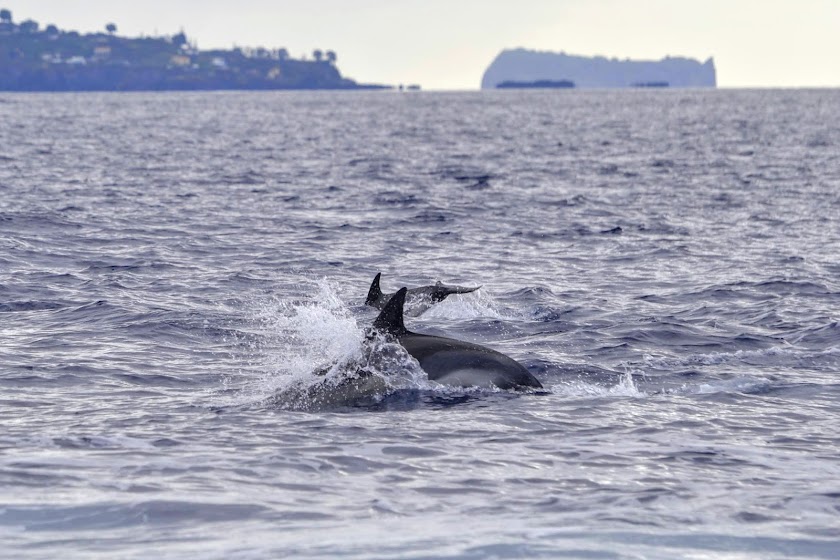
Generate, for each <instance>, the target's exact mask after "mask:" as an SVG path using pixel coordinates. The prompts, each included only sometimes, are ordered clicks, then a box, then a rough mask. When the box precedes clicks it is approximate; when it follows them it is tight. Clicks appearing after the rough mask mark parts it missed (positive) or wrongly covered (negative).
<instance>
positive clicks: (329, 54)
mask: <svg viewBox="0 0 840 560" xmlns="http://www.w3.org/2000/svg"><path fill="white" fill-rule="evenodd" d="M336 60H338V56H337V55H336V54H335V51H327V62H329V63H330V64H335V61H336Z"/></svg>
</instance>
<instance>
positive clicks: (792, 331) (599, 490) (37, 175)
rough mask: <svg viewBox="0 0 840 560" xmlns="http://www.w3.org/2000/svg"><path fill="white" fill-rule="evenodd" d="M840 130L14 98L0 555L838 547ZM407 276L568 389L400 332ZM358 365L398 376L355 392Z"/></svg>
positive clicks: (441, 105) (509, 109)
mask: <svg viewBox="0 0 840 560" xmlns="http://www.w3.org/2000/svg"><path fill="white" fill-rule="evenodd" d="M838 122H840V91H838V90H822V91H819V90H815V91H792V90H790V91H772V90H766V91H738V90H718V91H690V90H673V91H667V90H664V91H663V90H657V91H647V90H636V91H583V90H581V91H527V92H525V91H518V92H517V91H499V92H474V93H434V92H430V93H426V92H423V93H403V94H399V93H396V92H336V93H312V92H307V93H241V92H240V93H161V94H146V93H142V94H44V95H40V94H29V95H12V94H0V557H3V558H57V557H58V558H62V559H65V560H70V559H76V558H196V559H198V558H201V559H206V558H244V559H250V558H304V559H314V558H324V559H326V558H359V559H390V558H406V559H419V558H446V559H456V558H457V559H480V558H562V557H569V558H589V559H602V558H603V559H613V558H615V559H625V558H626V559H637V558H663V559H670V558H696V559H700V558H703V559H705V558H716V559H719V558H739V559H742V558H743V559H768V558H820V559H836V558H838V557H840V157H838V154H840V127H838V126H837V123H838ZM377 272H382V275H383V276H382V284H383V288H384V289H385V290H386V291H395V290H397V289H398V288H400V287H402V286H408V287H416V286H421V285H427V284H431V283H434V282H435V281H438V280H440V281H443V282H446V283H453V284H460V285H465V286H478V285H480V286H481V289H480V290H479V291H478V292H476V293H474V294H469V295H463V296H453V297H451V298H449V299H447V300H446V301H444V302H443V303H441V304H439V305H437V306H435V307H433V308H432V309H430V310H429V311H427V312H426V313H424V314H422V315H420V316H418V317H408V318H407V319H406V321H407V326H408V328H409V329H412V330H414V331H417V332H424V333H433V334H438V335H445V336H449V337H453V338H457V339H461V340H468V341H472V342H477V343H479V344H483V345H486V346H489V347H492V348H494V349H497V350H499V351H502V352H504V353H506V354H508V355H509V356H511V357H513V358H514V359H516V360H518V361H520V362H521V363H522V364H523V365H525V366H526V367H527V368H528V369H529V370H530V371H531V372H532V373H533V374H534V375H535V376H536V377H537V378H538V379H539V380H540V381H541V382H542V384H543V385H544V386H545V389H546V390H545V391H541V392H535V393H528V392H526V393H513V392H504V391H489V390H478V389H455V388H452V387H444V386H440V385H437V384H435V383H433V382H430V381H428V379H426V378H425V375H424V374H423V372H422V370H420V369H419V367H418V365H417V364H416V362H413V361H412V360H411V359H410V357H409V356H408V355H407V354H405V352H404V351H402V349H401V347H399V346H396V345H394V344H388V343H383V344H379V345H375V346H374V347H371V346H370V345H369V344H368V342H367V341H366V339H365V330H366V328H367V327H368V326H369V325H370V324H371V322H372V321H373V319H374V318H375V317H376V314H377V312H376V310H374V309H371V308H367V307H365V306H364V298H365V295H366V294H367V290H368V287H369V285H370V282H371V280H372V279H373V277H374V275H375V274H376V273H377ZM359 360H369V363H370V364H371V366H370V367H373V368H374V374H375V375H377V376H379V377H380V378H381V381H382V383H381V385H382V387H383V389H382V390H381V391H379V392H375V393H374V394H371V393H365V394H358V395H354V394H352V392H349V393H348V392H342V393H341V394H337V393H336V394H332V393H331V392H330V388H331V387H333V386H338V385H335V383H336V380H338V381H340V380H341V376H342V375H345V374H346V375H349V373H348V372H350V371H351V370H352V368H348V367H343V365H346V364H352V363H358V361H359ZM325 371H327V372H328V373H327V374H324V372H325ZM318 372H320V373H321V374H322V375H318ZM330 383H333V385H330Z"/></svg>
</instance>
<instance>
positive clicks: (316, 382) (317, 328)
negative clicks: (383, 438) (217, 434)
mask: <svg viewBox="0 0 840 560" xmlns="http://www.w3.org/2000/svg"><path fill="white" fill-rule="evenodd" d="M304 288H305V289H304V290H302V292H304V293H306V294H309V295H308V296H306V297H305V298H304V299H302V300H299V301H289V300H278V299H269V300H260V301H257V302H254V303H253V304H252V306H251V315H252V323H253V324H254V325H255V328H254V332H253V340H252V343H251V344H250V345H249V352H250V357H249V361H250V362H251V367H250V368H249V369H250V373H249V374H245V375H243V376H242V383H241V384H240V387H238V389H237V390H236V391H235V395H236V396H235V397H234V400H235V401H236V402H235V403H233V404H253V403H268V404H270V405H272V406H278V407H282V408H291V409H305V410H308V409H313V408H323V407H340V406H345V405H351V404H355V403H358V402H369V401H376V400H378V399H381V398H383V397H384V396H386V395H388V394H390V393H392V392H394V391H396V390H399V389H406V388H429V387H431V385H432V384H431V383H430V382H429V381H428V379H427V377H426V375H425V373H424V372H423V371H422V370H421V369H420V367H419V365H418V364H417V362H416V361H415V360H414V359H413V358H412V357H411V356H410V355H409V354H408V353H407V352H406V351H405V349H404V348H403V347H402V346H400V345H399V343H397V342H396V341H394V340H390V339H387V338H384V337H383V336H382V335H380V334H377V333H374V332H372V331H371V330H370V329H369V328H367V327H361V326H360V325H359V324H358V323H357V321H356V319H355V317H354V316H353V314H352V312H351V310H350V309H349V308H348V307H347V305H346V304H345V303H344V301H343V300H342V299H341V298H340V296H339V292H338V289H337V287H336V286H335V285H333V284H332V283H331V282H330V281H328V280H326V279H323V280H318V281H313V282H311V283H308V284H307V286H305V287H304Z"/></svg>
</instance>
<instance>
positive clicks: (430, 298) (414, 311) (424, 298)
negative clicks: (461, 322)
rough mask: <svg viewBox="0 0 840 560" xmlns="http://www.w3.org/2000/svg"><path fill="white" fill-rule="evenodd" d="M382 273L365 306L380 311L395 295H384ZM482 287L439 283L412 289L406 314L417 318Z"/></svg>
mask: <svg viewBox="0 0 840 560" xmlns="http://www.w3.org/2000/svg"><path fill="white" fill-rule="evenodd" d="M381 277H382V273H381V272H380V273H378V274H377V275H376V278H374V279H373V282H371V284H370V290H368V295H367V299H366V300H365V305H369V306H371V307H375V308H377V309H379V310H380V311H381V310H382V309H384V308H385V304H387V303H388V302H389V301H390V300H391V298H392V297H394V294H383V293H382V289H381V288H380V287H379V279H380V278H381ZM480 287H481V286H476V287H475V288H465V287H463V286H447V285H446V284H442V283H441V282H437V283H436V284H435V285H434V286H421V287H419V288H411V289H410V290H408V294H407V295H406V301H407V303H408V305H407V307H408V311H406V314H408V315H411V316H413V317H416V316H418V315H420V314H421V313H423V312H424V311H426V310H427V309H429V308H430V307H431V306H432V305H434V304H436V303H440V302H442V301H443V300H445V299H446V298H447V297H449V296H451V295H452V294H469V293H470V292H474V291H476V290H477V289H479V288H480Z"/></svg>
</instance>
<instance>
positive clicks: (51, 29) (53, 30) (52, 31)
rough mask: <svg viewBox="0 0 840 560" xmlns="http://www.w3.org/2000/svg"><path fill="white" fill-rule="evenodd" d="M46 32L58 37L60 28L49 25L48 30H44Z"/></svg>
mask: <svg viewBox="0 0 840 560" xmlns="http://www.w3.org/2000/svg"><path fill="white" fill-rule="evenodd" d="M44 32H45V33H46V34H47V35H58V27H56V26H55V25H53V24H49V25H48V26H47V28H46V29H44Z"/></svg>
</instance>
